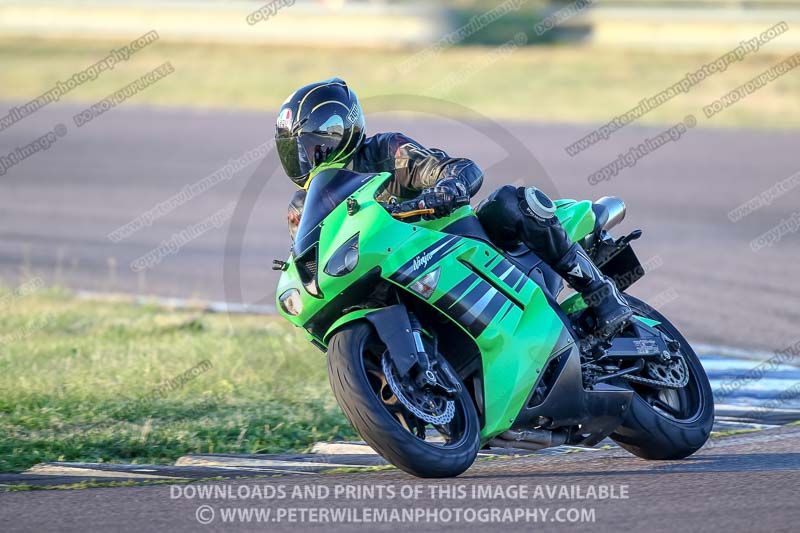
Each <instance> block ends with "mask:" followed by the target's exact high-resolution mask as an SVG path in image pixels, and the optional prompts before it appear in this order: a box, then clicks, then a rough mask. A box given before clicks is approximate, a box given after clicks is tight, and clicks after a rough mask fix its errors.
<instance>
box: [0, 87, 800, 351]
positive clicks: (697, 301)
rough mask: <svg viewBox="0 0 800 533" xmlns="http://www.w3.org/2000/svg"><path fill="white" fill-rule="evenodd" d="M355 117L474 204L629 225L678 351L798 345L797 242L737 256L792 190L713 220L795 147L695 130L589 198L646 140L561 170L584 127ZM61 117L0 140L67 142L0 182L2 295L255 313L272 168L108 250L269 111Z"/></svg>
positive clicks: (643, 284) (263, 286)
mask: <svg viewBox="0 0 800 533" xmlns="http://www.w3.org/2000/svg"><path fill="white" fill-rule="evenodd" d="M364 107H365V108H366V109H367V112H368V115H367V117H368V128H369V131H371V132H377V131H381V130H399V131H403V132H406V133H407V134H409V135H410V136H412V137H414V138H416V139H418V140H420V141H421V142H423V143H424V144H427V145H430V146H438V147H441V148H444V149H446V150H448V151H449V152H450V153H451V154H454V155H463V156H469V157H471V158H473V159H474V160H476V161H477V162H478V163H479V164H480V165H481V166H482V167H483V168H484V169H485V170H486V173H487V179H486V184H485V185H484V188H483V190H482V191H481V193H480V195H479V198H481V197H483V196H484V195H486V194H488V193H489V192H490V191H491V190H492V189H493V188H494V187H496V186H499V185H502V184H504V183H509V182H512V183H517V184H523V183H526V184H537V185H539V186H540V187H542V188H543V189H545V190H547V191H548V192H549V193H551V194H553V195H556V196H560V197H568V198H569V197H571V198H579V199H582V198H588V199H596V198H598V197H601V196H605V195H615V196H619V197H622V198H623V199H624V200H625V201H626V202H627V204H628V207H629V209H628V219H627V221H626V223H625V224H624V226H622V227H621V228H620V230H631V229H634V228H642V229H643V230H644V232H645V233H644V237H643V238H642V239H641V240H640V241H639V242H637V243H636V246H635V247H636V250H637V251H638V254H639V256H640V259H641V260H642V261H643V262H648V261H651V263H650V264H651V265H656V268H655V269H654V270H653V271H652V272H651V273H650V274H648V276H646V277H645V279H643V280H642V281H640V282H639V283H637V285H636V286H635V287H634V288H633V290H632V292H633V293H634V294H636V295H638V296H640V297H644V298H645V299H648V300H653V299H655V300H657V301H659V302H661V308H662V310H663V311H664V312H665V313H666V314H667V315H668V316H670V317H671V318H672V319H673V320H674V321H675V322H676V323H677V324H678V326H679V327H680V328H681V329H682V330H683V331H684V333H685V334H686V335H687V336H688V337H689V338H692V339H695V340H698V341H703V342H708V343H716V344H723V345H731V346H738V347H745V348H748V347H758V348H767V349H780V348H784V347H786V346H788V345H791V344H793V343H795V342H796V341H797V340H798V338H797V333H796V323H797V320H798V318H800V305H798V301H800V299H799V297H800V285H799V284H798V283H797V282H796V275H797V259H798V257H800V254H799V253H798V251H800V247H799V246H798V238H797V233H789V234H786V235H784V236H783V237H782V238H781V240H780V241H779V242H777V243H776V244H775V245H774V246H772V247H768V248H764V249H762V250H760V251H758V252H753V251H752V250H751V248H750V242H751V241H752V240H753V239H755V238H756V237H758V236H759V235H761V234H763V233H764V232H766V231H768V230H770V229H771V228H773V227H775V226H776V225H777V224H779V223H780V222H781V221H782V220H783V219H786V218H788V217H789V216H790V215H791V214H792V213H793V211H794V208H796V206H797V200H798V197H800V190H789V191H788V192H787V193H785V194H783V195H782V196H781V197H779V198H777V199H775V200H774V202H772V203H771V205H769V206H766V207H763V208H761V209H759V210H757V211H756V212H754V213H752V214H750V215H749V216H747V217H745V218H744V219H743V220H741V221H739V222H737V223H733V222H731V221H730V220H729V219H728V217H727V214H728V212H729V211H730V210H732V209H734V208H736V207H737V206H739V205H741V204H742V203H743V202H745V201H747V200H749V199H751V198H753V197H754V196H756V195H757V194H760V193H761V192H763V191H765V190H767V189H769V188H770V187H771V186H773V185H774V184H775V183H777V182H778V181H781V180H784V179H786V178H787V177H789V176H791V175H792V174H794V173H795V172H797V171H798V170H800V162H798V158H797V155H796V153H797V147H798V146H800V132H798V131H784V132H771V131H747V130H712V129H704V128H703V123H702V121H701V123H700V124H699V125H698V127H697V128H695V129H692V130H689V131H688V132H687V133H686V134H685V135H684V136H683V137H682V138H681V139H680V140H679V141H677V142H674V143H670V144H668V145H666V146H664V147H662V148H660V149H659V150H658V151H656V152H654V153H651V154H649V155H648V156H647V157H645V158H643V159H641V160H639V161H638V162H637V164H636V165H635V166H634V167H632V168H627V169H623V170H622V171H621V172H620V174H619V175H617V176H615V177H612V178H611V179H610V180H608V181H605V182H603V183H601V184H599V185H595V186H592V185H590V184H589V183H588V181H587V178H588V176H589V175H590V174H591V173H592V172H594V171H596V170H597V169H599V168H601V167H603V166H604V165H606V164H608V163H610V162H611V161H612V160H613V159H615V158H616V157H617V155H618V154H619V153H621V152H624V151H627V149H628V147H630V146H632V145H635V144H638V143H640V142H642V141H643V140H644V139H645V138H648V137H653V136H654V135H656V134H657V133H659V132H660V131H662V130H663V128H642V127H638V126H628V127H627V128H625V129H623V130H622V131H620V132H618V133H616V134H615V135H614V136H612V137H611V138H610V139H609V140H608V141H605V142H601V143H598V144H597V145H595V146H593V147H591V148H589V149H588V150H586V151H584V152H582V153H581V154H579V155H577V156H575V157H570V156H568V155H567V154H566V152H565V151H564V147H565V146H567V145H568V144H570V143H572V142H574V141H575V140H576V139H578V138H580V137H582V136H583V135H585V134H586V133H587V132H588V131H589V130H590V129H591V127H589V126H565V125H553V124H526V123H511V124H508V123H505V124H502V125H497V124H495V123H493V122H492V121H491V119H489V118H485V117H484V119H480V120H475V117H473V120H454V119H451V118H448V116H446V115H447V114H448V113H449V112H450V111H451V109H449V108H447V106H441V107H442V109H441V110H439V111H436V112H430V109H432V107H431V105H430V103H429V102H427V101H424V100H422V101H421V103H420V102H417V101H414V100H413V99H412V100H411V101H410V103H409V102H407V101H405V100H402V99H400V100H398V101H396V102H395V101H389V102H388V103H387V101H386V100H385V99H384V100H371V101H366V102H365V103H364ZM423 108H424V109H425V110H426V111H424V112H415V113H408V112H407V113H404V114H400V115H397V114H395V115H390V114H388V113H385V112H380V113H377V112H372V113H370V111H371V110H378V111H381V110H385V109H389V110H392V109H395V110H396V109H401V110H402V109H423ZM433 108H434V109H438V108H437V107H436V106H435V105H434V107H433ZM79 110H80V108H79V107H75V106H69V105H62V104H54V105H50V106H48V107H46V108H43V109H41V110H39V111H37V112H36V113H34V114H33V115H31V116H29V117H27V118H25V119H24V120H22V121H20V122H18V123H17V124H14V125H13V126H11V127H10V128H7V129H6V130H4V131H2V132H0V155H4V154H7V153H8V152H10V151H12V150H13V149H14V148H16V147H18V146H22V145H25V144H27V143H29V142H31V141H32V140H34V139H35V138H37V137H38V136H40V135H42V134H44V133H45V132H47V131H50V130H53V128H54V126H55V125H56V124H64V125H65V126H66V127H67V135H66V136H64V137H61V138H59V139H58V140H57V142H56V143H55V144H54V145H53V146H51V147H50V148H49V149H48V150H46V151H42V152H39V153H36V154H34V155H33V156H31V157H29V158H27V159H25V160H23V161H22V162H20V163H19V164H17V165H15V166H13V167H11V168H9V169H8V170H7V172H6V174H5V175H3V176H0V279H2V280H3V281H4V282H5V284H6V285H14V284H15V283H17V282H18V281H19V279H21V276H24V275H38V276H41V277H42V278H43V279H44V280H45V281H46V282H47V283H53V282H55V283H60V284H62V285H66V286H67V287H70V288H76V289H86V290H91V291H116V292H125V293H142V294H156V295H161V296H169V297H182V298H202V299H212V300H225V301H230V302H245V303H249V304H266V305H273V304H274V287H275V284H276V282H277V278H278V276H277V274H276V273H275V272H273V271H272V270H270V262H271V259H272V258H285V256H286V255H287V249H288V246H289V239H288V236H287V234H286V231H285V205H286V202H287V198H288V197H289V195H290V194H291V192H292V187H293V185H292V184H291V183H290V182H289V181H288V180H287V179H285V178H283V177H282V176H281V175H280V173H279V172H278V171H277V169H276V159H275V155H274V152H273V153H271V154H270V155H268V156H266V157H265V158H264V160H263V162H262V163H260V164H258V163H254V164H252V165H251V166H249V167H247V168H245V169H244V170H242V171H240V172H238V173H236V174H235V175H234V176H233V177H232V178H231V179H229V180H223V181H221V182H220V183H219V184H217V185H215V186H214V187H212V188H211V189H209V190H207V191H206V192H204V193H202V194H200V195H198V196H195V197H193V198H192V199H190V200H189V201H187V202H185V203H184V204H183V205H180V206H179V207H177V208H175V209H172V210H171V211H170V212H169V213H167V214H166V215H164V216H163V217H161V218H159V219H158V220H156V221H154V222H153V223H152V225H150V226H149V227H144V228H143V229H141V230H139V231H137V232H136V233H134V234H133V235H131V236H129V237H127V238H125V239H123V240H122V241H120V242H118V243H114V242H112V241H111V240H110V239H109V238H108V234H109V233H110V232H112V231H113V230H115V229H117V228H118V227H120V226H122V225H123V224H126V223H127V222H130V221H131V220H133V219H135V218H136V217H138V216H140V215H141V214H142V213H143V212H146V211H148V210H150V209H152V208H154V207H155V206H157V205H158V204H159V203H160V202H163V201H165V200H167V199H168V198H170V197H171V196H173V195H176V194H178V193H180V192H181V190H182V189H183V188H184V187H185V186H187V185H190V184H192V183H195V182H197V181H198V180H201V179H202V178H204V177H206V176H208V175H210V174H212V173H213V172H215V171H216V170H218V169H220V168H221V167H222V166H223V165H225V164H226V162H227V161H228V160H230V159H236V158H239V157H240V156H241V155H242V154H243V153H244V152H246V151H248V150H250V149H252V148H254V147H256V146H258V145H260V144H261V143H263V142H264V141H265V140H268V139H269V138H270V136H271V133H272V131H273V127H272V123H273V116H272V113H271V112H264V113H258V112H249V113H244V112H241V113H233V112H219V111H213V112H212V111H209V112H197V111H189V110H181V109H163V108H161V109H155V108H144V107H135V106H130V105H125V106H122V107H119V108H115V109H112V110H111V111H109V112H107V113H105V114H104V115H102V116H100V117H98V118H96V119H94V120H93V121H92V122H89V123H88V124H85V125H84V126H82V127H81V128H77V127H76V126H75V125H74V123H73V122H72V116H73V115H74V114H75V113H77V112H78V111H79ZM500 127H502V128H506V131H502V130H501V129H499V128H500ZM231 202H234V203H235V204H231ZM226 205H235V206H236V210H235V211H234V213H233V215H232V218H231V219H230V222H225V224H223V225H222V226H221V227H219V228H211V229H210V230H208V231H206V232H205V233H203V234H202V235H200V236H199V237H197V238H195V239H193V240H191V241H189V242H188V243H186V244H185V245H183V246H181V247H180V249H178V250H177V251H176V252H175V253H171V254H169V255H166V256H164V257H163V258H162V260H161V262H160V263H159V264H157V265H155V266H153V267H152V268H149V269H147V270H146V271H144V272H143V273H135V272H133V271H132V270H131V268H130V265H131V263H132V262H133V261H134V260H135V259H137V258H139V257H141V256H142V255H144V254H146V253H148V252H149V251H151V250H153V249H154V248H157V247H158V246H159V244H160V243H161V242H162V241H165V240H167V239H170V238H171V237H172V236H173V235H174V234H176V233H180V232H181V231H182V230H185V229H187V228H188V227H190V226H192V225H194V224H197V223H198V222H201V221H203V220H207V219H209V217H211V216H212V215H213V214H214V213H217V212H219V211H220V210H221V209H223V208H224V207H225V206H226Z"/></svg>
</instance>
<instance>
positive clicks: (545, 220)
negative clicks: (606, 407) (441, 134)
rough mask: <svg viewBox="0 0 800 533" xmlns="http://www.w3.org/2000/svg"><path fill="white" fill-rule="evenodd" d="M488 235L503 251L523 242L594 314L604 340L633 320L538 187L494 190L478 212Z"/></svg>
mask: <svg viewBox="0 0 800 533" xmlns="http://www.w3.org/2000/svg"><path fill="white" fill-rule="evenodd" d="M477 213H478V217H479V218H480V220H481V222H482V224H483V226H484V227H485V228H486V231H487V233H488V234H489V236H490V237H491V238H492V240H493V241H494V242H496V243H497V244H498V245H499V246H501V247H506V246H508V245H510V244H513V242H516V241H518V240H521V241H522V242H523V243H524V244H525V245H526V246H528V247H529V248H530V249H531V250H533V251H534V252H535V253H536V255H538V256H539V257H541V258H542V260H543V261H544V262H546V263H547V264H548V265H550V267H551V268H552V269H553V270H555V271H556V272H557V273H558V274H559V275H560V276H561V277H563V278H564V279H565V280H566V281H567V283H569V284H570V285H571V286H572V288H574V289H575V290H576V291H578V292H579V293H581V295H583V298H584V300H585V301H586V303H587V305H589V307H591V308H592V309H593V310H594V313H595V315H596V317H597V321H598V331H599V333H600V334H601V335H609V334H612V333H613V332H615V331H616V330H617V329H619V328H620V327H621V326H622V325H624V324H625V322H627V320H628V319H629V318H630V317H631V314H632V312H631V309H630V307H628V305H627V303H625V300H624V299H623V297H622V296H621V295H620V293H619V291H617V287H616V285H615V284H614V282H613V281H611V280H610V279H609V278H607V277H605V276H604V275H603V274H602V273H601V272H600V270H599V269H598V268H597V267H596V266H595V265H594V263H592V261H591V260H590V259H589V257H588V256H587V255H586V252H585V251H584V250H583V248H581V247H580V246H579V245H578V244H576V243H573V242H571V241H570V240H569V237H568V236H567V233H566V231H564V228H563V227H562V226H561V223H560V222H559V220H558V218H557V217H556V216H555V205H554V204H553V202H552V201H551V200H550V198H548V197H547V195H546V194H544V193H543V192H542V191H540V190H538V189H536V188H534V187H528V188H525V187H519V188H517V187H513V186H511V185H506V186H505V187H501V188H499V189H497V190H496V191H494V192H493V193H492V194H491V195H490V196H489V197H488V198H487V199H485V200H484V201H483V202H481V204H480V205H479V206H478V208H477Z"/></svg>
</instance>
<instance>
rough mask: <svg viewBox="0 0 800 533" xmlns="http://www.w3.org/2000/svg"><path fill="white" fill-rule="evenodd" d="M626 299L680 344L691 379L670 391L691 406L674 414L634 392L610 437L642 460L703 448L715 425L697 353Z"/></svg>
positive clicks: (655, 316) (670, 328)
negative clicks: (623, 415) (658, 407)
mask: <svg viewBox="0 0 800 533" xmlns="http://www.w3.org/2000/svg"><path fill="white" fill-rule="evenodd" d="M625 299H626V300H627V301H628V304H629V305H630V306H631V308H632V309H633V312H634V313H635V314H637V315H640V316H643V317H647V318H651V319H653V320H658V321H659V322H661V325H660V326H658V328H659V329H661V330H662V331H663V332H664V333H666V334H667V335H669V336H670V337H672V338H673V339H675V340H677V341H678V342H680V343H681V353H682V354H683V356H684V359H685V361H686V364H687V366H688V368H689V374H690V378H689V383H688V384H687V385H686V387H684V388H683V389H680V390H679V391H675V392H674V393H671V394H674V398H676V399H677V403H678V404H679V405H682V406H693V407H689V408H687V412H686V413H685V414H684V415H681V416H673V415H670V414H669V413H668V412H666V411H663V410H660V409H657V408H655V407H654V406H653V405H652V404H651V403H649V402H648V401H647V400H646V399H645V397H643V396H640V394H639V392H636V393H635V394H634V395H633V400H631V405H630V408H629V410H628V413H627V415H626V417H625V420H624V422H623V423H622V425H621V426H620V427H619V428H617V430H616V431H615V432H614V433H613V434H611V438H612V439H613V440H614V441H615V442H616V443H617V444H619V445H620V446H621V447H623V448H624V449H626V450H628V451H629V452H631V453H632V454H634V455H636V456H638V457H641V458H643V459H657V460H665V459H683V458H685V457H688V456H690V455H692V454H693V453H694V452H696V451H697V450H699V449H700V448H702V447H703V445H704V444H705V443H706V441H707V440H708V437H709V435H710V434H711V428H712V426H713V424H714V399H713V395H712V392H711V385H710V384H709V382H708V377H707V376H706V373H705V370H703V366H702V365H701V364H700V359H699V358H698V357H697V354H695V353H694V350H693V349H692V347H691V346H690V345H689V343H688V342H687V341H686V339H685V338H683V335H681V334H680V332H679V331H678V330H677V329H676V328H675V326H673V325H672V324H671V323H670V322H669V321H668V320H667V319H666V318H665V317H664V316H663V315H662V314H661V313H659V312H658V311H656V310H655V309H653V308H652V307H650V306H649V305H647V304H646V303H645V302H643V301H641V300H639V299H638V298H634V297H632V296H628V295H626V296H625ZM689 411H691V412H689ZM684 416H685V418H684Z"/></svg>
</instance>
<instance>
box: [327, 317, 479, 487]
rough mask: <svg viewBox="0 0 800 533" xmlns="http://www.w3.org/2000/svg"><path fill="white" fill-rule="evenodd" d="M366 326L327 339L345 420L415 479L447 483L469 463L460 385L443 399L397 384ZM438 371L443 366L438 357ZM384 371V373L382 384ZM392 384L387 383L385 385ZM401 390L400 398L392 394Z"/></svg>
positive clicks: (475, 435) (468, 416) (472, 422)
mask: <svg viewBox="0 0 800 533" xmlns="http://www.w3.org/2000/svg"><path fill="white" fill-rule="evenodd" d="M387 357H388V356H386V347H385V345H384V344H383V343H382V342H381V341H380V339H379V338H378V336H377V334H376V333H375V331H374V329H373V328H372V326H371V325H370V324H369V323H367V322H356V323H353V324H351V325H347V326H345V327H344V328H343V329H341V330H339V331H338V332H336V333H335V334H334V335H333V337H332V338H331V341H330V344H329V347H328V377H329V379H330V382H331V387H332V389H333V393H334V396H335V397H336V400H337V402H338V403H339V406H340V407H341V408H342V411H344V414H345V416H347V419H348V420H349V421H350V423H351V424H352V425H353V426H354V427H355V428H356V430H357V431H358V433H359V435H361V437H363V439H364V440H365V441H367V443H369V445H370V446H372V447H373V448H374V449H375V451H377V452H378V453H379V454H380V455H381V456H382V457H384V458H385V459H386V460H388V461H389V462H390V463H392V464H393V465H395V466H397V467H398V468H400V469H402V470H404V471H406V472H408V473H409V474H412V475H414V476H418V477H453V476H457V475H459V474H461V473H462V472H464V471H465V470H466V469H467V468H469V467H470V465H472V463H473V462H474V461H475V457H476V456H477V454H478V448H479V432H480V428H479V427H478V415H477V413H476V412H475V406H474V404H473V402H472V399H471V398H470V396H469V394H468V393H467V390H466V388H465V387H464V384H463V383H461V381H460V380H459V378H458V376H457V374H456V373H455V372H452V371H450V372H449V373H448V376H449V379H450V380H451V381H452V380H453V378H455V380H458V385H459V387H460V392H458V393H457V394H456V395H455V396H454V397H452V398H445V397H444V396H441V395H437V394H436V393H433V392H431V391H422V390H418V389H417V388H415V387H413V386H411V385H410V384H408V383H402V381H401V378H400V376H398V375H396V374H395V373H394V368H393V365H392V364H391V362H390V361H389V360H388V359H387ZM437 362H438V364H439V365H447V362H446V361H445V360H444V358H443V357H438V358H437ZM387 371H388V373H389V376H388V379H387ZM390 380H392V382H393V383H391V384H390V383H389V381H390ZM398 383H399V384H400V385H399V386H400V387H401V394H402V396H403V398H399V397H398V396H397V394H396V393H395V392H394V391H395V390H398Z"/></svg>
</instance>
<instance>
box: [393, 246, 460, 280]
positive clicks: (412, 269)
mask: <svg viewBox="0 0 800 533" xmlns="http://www.w3.org/2000/svg"><path fill="white" fill-rule="evenodd" d="M460 243H461V240H460V239H459V237H458V236H456V235H450V236H448V237H443V238H442V239H439V240H438V241H436V242H435V243H433V244H432V245H430V246H428V247H427V248H425V250H423V251H422V252H421V253H420V254H419V255H417V256H416V257H414V258H412V259H409V260H408V261H407V262H406V263H404V264H403V266H401V267H400V268H398V269H397V271H396V272H395V273H394V274H392V275H391V276H389V279H390V280H392V281H394V282H395V283H399V284H400V285H408V284H409V283H411V282H412V281H414V279H415V278H416V277H417V271H421V270H424V269H426V268H427V267H429V266H431V265H433V264H435V263H437V262H439V260H441V259H442V258H443V257H444V256H445V255H447V254H448V253H450V252H451V251H452V250H453V249H454V248H455V247H456V246H457V245H458V244H460Z"/></svg>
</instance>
